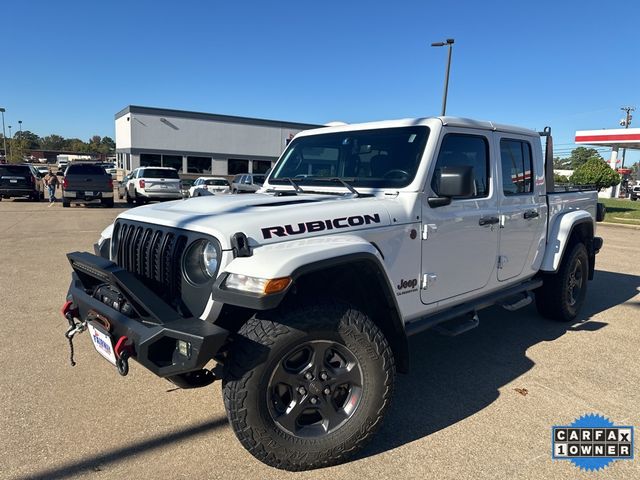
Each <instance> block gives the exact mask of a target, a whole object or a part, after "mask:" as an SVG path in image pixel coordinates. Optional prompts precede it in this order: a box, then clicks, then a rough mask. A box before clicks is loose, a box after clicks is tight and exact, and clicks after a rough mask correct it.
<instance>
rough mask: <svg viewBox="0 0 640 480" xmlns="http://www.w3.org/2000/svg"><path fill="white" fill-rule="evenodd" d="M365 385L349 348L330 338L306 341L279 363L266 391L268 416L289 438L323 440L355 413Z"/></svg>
mask: <svg viewBox="0 0 640 480" xmlns="http://www.w3.org/2000/svg"><path fill="white" fill-rule="evenodd" d="M362 384H363V376H362V370H361V369H360V365H359V364H358V361H357V359H356V356H355V355H354V354H353V353H352V352H351V351H350V350H349V349H348V348H347V347H345V346H344V345H341V344H339V343H336V342H333V341H326V340H315V341H311V342H307V343H304V344H302V345H298V346H296V347H295V348H294V349H292V350H290V351H289V352H288V353H286V354H285V355H283V356H282V357H281V358H280V360H279V361H278V363H277V364H276V366H275V368H274V370H273V373H272V374H271V378H270V379H269V385H268V390H267V404H268V409H269V414H270V415H271V418H272V419H273V421H274V422H275V424H276V425H277V426H278V427H279V428H281V429H282V430H284V431H285V432H287V433H289V434H291V435H295V436H297V437H305V438H317V437H322V436H324V435H328V434H330V433H332V432H334V431H336V430H337V429H338V428H340V427H341V426H342V425H344V424H345V422H347V420H349V419H350V418H351V417H352V416H353V415H354V413H355V412H356V411H357V409H358V407H359V405H360V400H361V399H362V388H363V387H362Z"/></svg>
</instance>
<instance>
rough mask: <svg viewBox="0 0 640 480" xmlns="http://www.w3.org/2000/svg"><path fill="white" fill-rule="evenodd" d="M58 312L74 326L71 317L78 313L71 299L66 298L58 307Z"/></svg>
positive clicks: (76, 316) (75, 316)
mask: <svg viewBox="0 0 640 480" xmlns="http://www.w3.org/2000/svg"><path fill="white" fill-rule="evenodd" d="M60 313H62V316H63V317H64V318H66V319H67V321H68V322H69V324H70V325H72V326H74V325H73V319H74V318H78V315H79V314H80V313H79V312H78V308H77V307H74V306H73V301H71V300H67V301H66V302H64V304H63V305H62V308H61V309H60Z"/></svg>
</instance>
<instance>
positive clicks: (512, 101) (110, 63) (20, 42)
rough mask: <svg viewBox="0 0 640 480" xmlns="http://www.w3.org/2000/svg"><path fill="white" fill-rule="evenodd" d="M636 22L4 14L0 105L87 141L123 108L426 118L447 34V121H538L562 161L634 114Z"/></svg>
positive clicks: (368, 15)
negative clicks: (582, 140) (586, 132)
mask: <svg viewBox="0 0 640 480" xmlns="http://www.w3.org/2000/svg"><path fill="white" fill-rule="evenodd" d="M639 21H640V2H630V1H617V0H610V1H608V2H601V1H599V2H596V1H591V0H586V1H558V0H556V1H554V2H550V1H546V0H541V1H537V2H521V1H514V0H510V1H491V0H485V1H482V2H480V1H463V0H458V1H455V2H435V1H430V0H423V1H403V0H394V1H393V2H391V1H385V2H379V1H371V0H370V1H360V0H353V1H346V0H342V1H335V0H323V1H320V2H301V1H297V2H294V1H289V0H281V1H277V2H264V1H255V2H253V1H242V0H236V1H233V2H231V1H225V2H222V1H214V0H200V1H197V0H181V1H165V0H154V1H150V0H127V1H122V0H108V1H106V0H103V1H100V2H98V1H86V0H82V1H75V0H57V1H55V2H54V1H50V0H33V1H31V0H20V1H13V2H3V6H2V9H1V11H0V42H1V44H2V45H4V52H3V54H2V58H4V62H3V65H2V67H1V68H0V106H1V107H4V108H6V113H5V120H6V123H7V125H12V126H13V131H14V132H15V130H16V129H17V125H18V120H22V122H23V123H22V127H23V129H25V130H31V131H33V132H34V133H36V134H38V135H40V136H45V135H48V134H51V133H56V134H60V135H63V136H65V137H78V138H81V139H84V140H85V141H86V140H88V139H89V138H90V137H91V136H92V135H94V134H97V135H101V136H105V135H108V136H111V137H114V114H115V113H116V112H118V111H119V110H121V109H122V108H124V107H126V106H127V105H142V106H152V107H164V108H174V109H184V110H192V111H200V112H209V113H219V114H227V115H238V116H248V117H257V118H268V119H275V120H288V121H295V122H305V123H319V124H321V123H327V122H330V121H345V122H348V123H356V122H362V121H373V120H385V119H395V118H407V117H425V116H433V115H439V113H440V109H441V102H442V90H443V83H444V71H445V66H446V59H447V49H446V48H434V47H431V46H430V44H431V43H432V42H437V41H443V40H445V39H446V38H454V39H455V44H454V46H453V56H452V63H451V79H450V83H449V96H448V101H447V114H449V115H455V116H462V117H470V118H476V119H481V120H492V121H495V122H499V123H507V124H513V125H518V126H524V127H529V128H534V129H538V130H540V129H542V128H543V127H545V126H547V125H550V126H551V127H552V131H553V132H554V139H555V145H556V155H560V156H566V155H568V154H569V152H570V150H571V148H573V147H574V145H573V139H574V134H575V131H576V130H581V129H600V128H617V127H618V122H619V121H620V119H621V118H622V117H623V112H622V111H621V110H620V107H622V106H626V105H631V106H637V107H640V88H639V87H640V48H639V47H640V40H639V38H640V36H639V35H638V27H639ZM636 113H637V120H635V119H634V121H633V122H632V127H633V126H635V125H637V126H638V127H640V110H639V111H638V112H636ZM634 123H635V125H634ZM7 133H8V132H7ZM603 153H604V152H603ZM565 154H566V155H565ZM605 155H607V156H608V153H605ZM629 160H631V161H636V160H640V153H632V154H630V155H628V156H627V164H628V163H629Z"/></svg>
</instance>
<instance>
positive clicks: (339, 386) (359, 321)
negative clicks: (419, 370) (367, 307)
mask: <svg viewBox="0 0 640 480" xmlns="http://www.w3.org/2000/svg"><path fill="white" fill-rule="evenodd" d="M229 360H230V361H229V363H228V364H227V372H226V376H225V379H224V381H223V393H224V403H225V408H226V410H227V416H228V418H229V422H230V423H231V426H232V428H233V430H234V432H235V434H236V436H237V437H238V439H239V440H240V442H241V443H242V445H243V446H244V447H245V448H246V449H247V450H248V451H249V452H250V453H251V454H252V455H253V456H255V457H256V458H257V459H258V460H260V461H262V462H264V463H266V464H267V465H271V466H273V467H276V468H281V469H284V470H308V469H313V468H319V467H325V466H329V465H334V464H336V463H340V462H342V461H344V460H345V459H346V458H347V457H348V456H350V455H352V454H353V453H354V452H355V451H356V450H358V449H359V448H360V447H361V446H362V445H364V443H365V442H366V441H367V440H368V439H369V438H370V437H371V436H372V435H373V433H374V431H375V430H376V429H377V427H378V426H379V425H380V423H381V420H382V417H383V415H384V413H385V411H386V409H387V407H388V405H389V402H390V400H391V394H392V390H393V382H394V377H395V364H394V358H393V353H392V351H391V348H390V347H389V344H388V342H387V340H386V338H385V337H384V335H383V334H382V332H381V331H380V329H379V328H378V327H377V326H376V325H375V324H374V323H373V322H372V321H371V320H370V319H369V318H368V317H367V315H365V314H364V313H363V312H361V311H360V310H358V309H357V308H355V307H353V306H351V305H349V304H346V303H342V302H334V301H327V302H323V303H318V304H315V305H308V306H300V307H293V308H290V309H287V310H280V311H276V312H272V313H271V314H270V315H269V316H267V315H266V314H264V317H263V316H262V315H259V316H258V317H254V318H252V319H250V320H249V321H247V323H245V324H244V325H243V326H242V327H241V329H240V331H239V332H238V337H237V339H236V341H234V343H233V346H232V350H231V352H230V356H229Z"/></svg>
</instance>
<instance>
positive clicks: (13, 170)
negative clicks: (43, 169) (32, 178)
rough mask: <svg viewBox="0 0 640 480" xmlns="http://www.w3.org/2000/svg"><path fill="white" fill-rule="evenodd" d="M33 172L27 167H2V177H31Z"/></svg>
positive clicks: (0, 168)
mask: <svg viewBox="0 0 640 480" xmlns="http://www.w3.org/2000/svg"><path fill="white" fill-rule="evenodd" d="M29 174H31V171H30V170H29V167H27V166H26V165H0V175H29Z"/></svg>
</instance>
